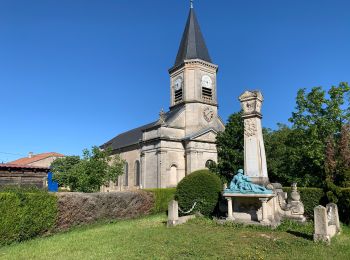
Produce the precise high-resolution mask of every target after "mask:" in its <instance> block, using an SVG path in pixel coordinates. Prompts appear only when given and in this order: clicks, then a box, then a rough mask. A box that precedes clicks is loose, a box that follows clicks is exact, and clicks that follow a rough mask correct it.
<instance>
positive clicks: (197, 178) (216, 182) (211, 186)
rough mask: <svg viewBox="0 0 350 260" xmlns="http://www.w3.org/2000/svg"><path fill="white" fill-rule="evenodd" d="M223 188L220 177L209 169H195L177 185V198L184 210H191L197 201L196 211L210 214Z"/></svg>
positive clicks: (206, 214)
mask: <svg viewBox="0 0 350 260" xmlns="http://www.w3.org/2000/svg"><path fill="white" fill-rule="evenodd" d="M221 189H222V185H221V180H220V178H219V177H218V176H217V175H215V174H214V173H212V172H210V171H209V170H199V171H195V172H193V173H191V174H189V175H187V176H186V177H185V178H183V179H182V180H181V181H180V183H179V184H178V185H177V189H176V193H175V198H176V200H177V201H178V202H179V207H180V208H181V209H182V210H183V211H185V212H186V211H189V210H190V209H191V208H192V206H193V205H194V203H195V202H197V205H196V207H195V208H194V210H193V211H194V212H197V211H199V212H200V213H201V214H203V215H205V216H210V215H211V214H212V213H213V211H214V208H215V206H216V204H217V203H218V199H219V195H220V192H221Z"/></svg>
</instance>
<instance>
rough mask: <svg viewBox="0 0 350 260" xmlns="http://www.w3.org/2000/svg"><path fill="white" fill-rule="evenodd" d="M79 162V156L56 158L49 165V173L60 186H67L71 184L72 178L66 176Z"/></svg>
mask: <svg viewBox="0 0 350 260" xmlns="http://www.w3.org/2000/svg"><path fill="white" fill-rule="evenodd" d="M79 162H80V157H79V156H75V155H74V156H65V157H62V158H57V159H56V160H55V161H54V162H53V163H52V164H51V171H52V173H53V178H54V180H55V181H57V182H58V183H59V184H60V186H69V185H68V184H69V183H71V182H72V180H71V178H72V176H71V175H69V174H67V173H68V171H69V170H70V169H72V167H73V166H74V165H76V164H78V163H79Z"/></svg>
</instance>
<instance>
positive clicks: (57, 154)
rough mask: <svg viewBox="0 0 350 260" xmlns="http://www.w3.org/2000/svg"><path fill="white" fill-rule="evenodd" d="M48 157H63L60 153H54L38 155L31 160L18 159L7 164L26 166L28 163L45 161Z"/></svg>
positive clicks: (26, 158)
mask: <svg viewBox="0 0 350 260" xmlns="http://www.w3.org/2000/svg"><path fill="white" fill-rule="evenodd" d="M48 157H64V155H63V154H60V153H54V152H50V153H40V154H35V155H33V156H32V157H31V158H29V157H24V158H20V159H17V160H15V161H12V162H9V163H10V164H17V165H26V164H30V163H33V162H37V161H40V160H43V159H46V158H48Z"/></svg>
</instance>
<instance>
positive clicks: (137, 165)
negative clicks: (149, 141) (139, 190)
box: [135, 160, 141, 186]
mask: <svg viewBox="0 0 350 260" xmlns="http://www.w3.org/2000/svg"><path fill="white" fill-rule="evenodd" d="M140 184H141V169H140V162H139V161H138V160H137V161H136V162H135V186H140Z"/></svg>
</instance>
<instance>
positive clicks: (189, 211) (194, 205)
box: [179, 202, 197, 214]
mask: <svg viewBox="0 0 350 260" xmlns="http://www.w3.org/2000/svg"><path fill="white" fill-rule="evenodd" d="M196 205H197V202H195V203H194V204H193V206H192V208H191V209H190V210H188V211H186V212H184V211H183V210H182V209H180V207H179V211H180V212H181V213H182V214H188V213H191V212H192V210H194V208H195V207H196Z"/></svg>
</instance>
